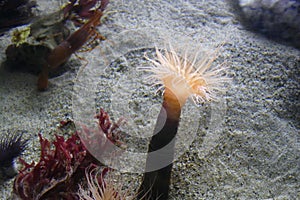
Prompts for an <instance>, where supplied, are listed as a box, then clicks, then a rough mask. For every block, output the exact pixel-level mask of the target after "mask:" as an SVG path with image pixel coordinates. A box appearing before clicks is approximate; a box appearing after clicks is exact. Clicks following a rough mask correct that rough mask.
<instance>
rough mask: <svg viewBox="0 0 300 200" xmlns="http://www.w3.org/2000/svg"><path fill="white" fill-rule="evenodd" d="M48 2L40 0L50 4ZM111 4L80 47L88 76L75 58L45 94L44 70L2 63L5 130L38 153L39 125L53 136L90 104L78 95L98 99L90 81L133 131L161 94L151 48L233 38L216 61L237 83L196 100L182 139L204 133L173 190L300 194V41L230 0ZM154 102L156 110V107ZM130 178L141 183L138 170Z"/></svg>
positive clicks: (0, 190)
mask: <svg viewBox="0 0 300 200" xmlns="http://www.w3.org/2000/svg"><path fill="white" fill-rule="evenodd" d="M44 2H46V1H39V2H38V3H39V4H40V5H41V6H42V7H41V9H43V8H44V6H45V5H46V4H44ZM108 10H110V11H112V12H111V13H110V14H108V15H107V18H106V20H105V22H104V25H102V26H101V27H100V29H99V31H100V32H101V33H102V34H103V35H104V36H106V37H107V40H106V41H104V42H103V43H102V44H101V45H100V46H101V47H100V48H97V49H95V50H94V51H92V52H89V53H82V54H79V55H80V56H83V57H85V58H86V59H87V60H88V61H89V64H88V65H87V66H86V67H85V68H84V69H82V70H81V72H80V73H79V75H78V78H77V79H78V80H75V77H76V73H75V72H76V71H78V70H77V68H78V66H76V65H75V64H74V66H73V65H71V67H72V68H73V69H74V70H71V71H70V72H67V73H65V74H63V75H62V76H60V77H57V78H54V79H51V80H50V82H51V84H50V87H49V89H48V91H46V92H42V93H40V92H37V90H36V87H35V86H36V79H37V77H35V76H33V75H30V74H22V73H9V72H6V71H5V70H3V69H0V71H1V72H0V93H1V97H0V99H1V101H0V103H1V104H2V106H1V107H0V116H1V119H0V120H1V132H0V134H4V133H5V132H6V131H7V130H10V131H14V130H25V131H27V132H28V133H27V134H26V135H25V137H26V138H29V139H30V142H29V147H28V149H27V150H26V151H25V154H24V158H25V160H26V161H28V162H29V161H31V160H32V159H35V160H37V159H38V156H39V142H38V137H37V134H38V132H42V133H43V135H44V136H46V137H48V138H53V133H54V131H55V129H56V127H57V124H58V123H59V121H60V120H62V119H64V118H66V117H71V118H73V117H74V113H76V114H77V113H80V111H79V110H78V106H76V105H78V104H77V103H78V101H77V100H83V101H85V102H89V101H90V100H91V99H90V98H91V97H89V96H87V95H86V94H80V95H78V93H77V92H78V88H79V89H80V88H82V87H81V86H82V84H81V83H83V84H88V85H85V86H86V88H87V90H90V91H95V94H97V97H96V100H97V103H96V104H97V106H102V107H104V108H105V109H106V110H107V111H108V112H109V113H110V114H111V115H112V116H113V117H114V118H118V117H120V116H129V118H132V119H133V124H132V127H133V128H128V127H125V128H124V129H125V130H127V131H132V132H135V133H136V134H140V135H141V134H145V132H147V133H148V132H149V131H150V132H151V130H152V129H151V128H153V126H154V123H155V116H156V115H157V110H158V109H159V104H158V103H157V102H159V99H160V98H159V97H155V98H152V97H151V95H153V93H151V92H150V91H152V90H151V89H149V88H148V87H146V86H144V85H143V84H146V83H145V82H143V79H142V77H141V73H140V72H138V71H136V67H138V66H139V65H143V64H145V62H146V61H145V60H144V59H143V54H144V53H145V52H148V54H149V55H151V53H153V51H154V50H153V47H154V46H155V45H157V46H159V47H162V46H164V44H165V43H168V42H170V43H171V44H173V46H174V47H175V48H176V49H182V48H183V49H186V48H188V47H190V48H191V49H192V51H197V50H198V49H199V48H203V49H204V50H206V49H213V48H214V47H215V46H216V45H217V44H220V43H224V46H223V48H222V50H221V52H220V56H219V58H218V59H217V60H216V62H215V63H216V64H220V63H222V62H224V61H225V62H226V65H227V66H228V75H229V76H230V77H232V81H231V84H230V85H229V86H228V90H227V93H226V94H223V96H221V97H222V98H221V101H220V102H218V103H212V104H207V105H204V106H203V107H201V108H199V109H197V108H196V107H193V105H192V104H188V105H187V111H186V112H185V115H184V117H183V120H182V123H181V129H180V131H181V133H182V134H185V135H183V137H182V140H180V141H185V140H183V139H184V138H189V137H192V135H193V134H192V133H193V131H196V132H195V133H196V136H195V139H194V140H193V142H192V144H191V146H190V147H189V148H188V150H187V151H186V152H185V153H184V154H183V155H182V156H181V157H180V158H179V159H178V160H177V161H176V162H175V164H174V170H173V174H172V185H171V198H170V199H187V200H189V199H190V200H194V199H300V184H299V182H300V167H299V163H300V158H299V155H300V154H299V153H300V152H299V151H300V150H299V148H300V142H299V141H300V135H299V128H300V124H299V120H300V111H299V109H300V108H299V107H300V105H299V99H300V95H299V90H300V78H299V77H300V74H299V73H300V70H299V69H300V51H299V50H297V49H295V48H293V47H289V46H285V45H281V44H278V43H276V42H273V41H270V40H267V39H265V38H264V37H262V36H259V35H257V34H255V33H252V32H249V31H247V30H245V29H244V28H243V26H242V25H240V23H239V22H238V21H237V19H236V18H235V16H234V13H233V10H231V8H230V7H229V6H228V5H227V4H226V3H225V2H224V1H217V0H211V1H204V0H189V1H181V0H180V1H171V0H165V1H161V0H158V1H150V0H149V1H139V0H130V1H129V0H123V1H119V0H115V1H113V0H112V1H111V3H110V5H109V9H108ZM8 44H9V39H8V36H7V35H4V36H3V37H1V43H0V45H1V57H0V59H1V61H3V60H4V59H5V55H4V51H5V48H6V46H7V45H8ZM74 59H76V58H75V57H74ZM73 63H76V62H73ZM146 64H147V63H146ZM74 82H75V86H76V87H75V90H73V86H74ZM140 83H141V84H142V86H141V85H139V84H140ZM90 86H95V87H90ZM76 88H77V89H76ZM87 94H89V93H88V92H87ZM78 96H80V98H76V97H78ZM73 97H75V98H74V105H75V106H74V107H72V98H73ZM83 105H85V104H83ZM92 106H94V105H93V100H92V105H91V107H92ZM72 108H73V109H72ZM82 108H84V106H83V107H82ZM150 108H151V109H154V110H156V111H153V113H152V114H151V113H150V114H149V110H150ZM189 112H191V113H189ZM151 116H152V117H151ZM148 130H149V131H148ZM186 130H188V131H186ZM189 131H190V132H189ZM133 143H134V142H130V141H128V144H129V145H128V146H129V148H141V149H143V148H144V149H145V148H146V147H145V146H144V147H140V146H139V145H137V146H138V147H134V145H133ZM183 143H184V142H183ZM131 145H132V146H131ZM144 145H145V143H144ZM125 178H126V181H128V182H133V185H134V186H133V187H137V185H138V183H137V182H136V180H137V179H138V178H139V176H138V175H137V174H128V173H127V174H125ZM11 184H12V181H10V182H6V183H5V184H4V185H1V186H0V198H1V199H7V198H8V197H9V196H10V193H11V188H12V185H11Z"/></svg>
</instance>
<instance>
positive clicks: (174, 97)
mask: <svg viewBox="0 0 300 200" xmlns="http://www.w3.org/2000/svg"><path fill="white" fill-rule="evenodd" d="M218 50H219V48H218V49H217V50H216V51H214V52H213V53H211V54H208V55H206V56H205V57H203V58H202V59H201V60H199V61H197V56H195V57H194V58H193V61H192V62H190V61H189V60H188V58H187V54H185V55H184V57H180V56H179V55H178V54H177V53H176V52H175V51H174V49H173V48H172V47H171V46H170V50H169V51H168V50H167V49H165V50H164V54H163V53H162V51H160V50H158V49H157V48H156V56H157V59H156V60H152V59H150V58H148V57H146V59H148V60H149V61H150V62H151V63H152V64H153V65H152V66H149V67H143V68H141V69H143V70H145V71H148V72H150V73H151V75H150V76H149V79H150V80H151V81H152V82H153V85H161V87H160V89H162V88H164V91H163V103H162V107H161V110H160V113H159V115H158V118H157V121H156V126H155V129H154V135H153V136H152V138H151V140H150V143H149V147H148V156H147V160H146V172H145V173H144V175H143V179H142V184H141V186H140V188H139V193H138V199H147V200H156V199H168V194H169V185H170V177H171V170H172V165H173V158H174V148H175V140H174V139H175V137H176V134H177V130H178V126H179V121H180V115H181V109H182V107H183V106H184V104H185V102H186V101H187V99H188V98H189V97H191V98H192V100H193V101H194V103H195V104H197V105H199V104H201V103H203V102H206V101H211V100H215V99H216V97H217V93H218V92H219V91H220V90H222V89H221V86H222V85H223V84H224V82H226V81H227V80H228V78H226V77H224V76H222V75H221V72H223V71H224V69H225V68H223V67H219V68H218V69H214V70H210V69H209V68H210V66H211V64H212V62H213V61H214V60H215V58H216V57H217V52H218ZM162 122H164V124H163V125H161V124H162ZM162 148H163V153H162V154H163V155H159V157H160V158H159V159H160V160H164V161H168V163H169V164H168V165H167V166H165V167H163V168H161V169H157V170H151V166H153V164H154V163H157V160H158V158H155V157H153V156H150V153H151V152H155V151H157V150H161V149H162Z"/></svg>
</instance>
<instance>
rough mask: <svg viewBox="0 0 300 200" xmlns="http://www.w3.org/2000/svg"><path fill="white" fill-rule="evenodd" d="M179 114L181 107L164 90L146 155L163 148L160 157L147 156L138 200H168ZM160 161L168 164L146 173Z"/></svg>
mask: <svg viewBox="0 0 300 200" xmlns="http://www.w3.org/2000/svg"><path fill="white" fill-rule="evenodd" d="M180 113H181V106H180V103H179V101H178V100H177V98H176V96H175V95H174V94H173V93H172V92H171V91H170V90H168V89H166V90H165V93H164V100H163V104H162V108H161V110H160V113H159V115H158V118H157V122H156V126H155V130H154V135H153V136H152V138H151V141H150V144H149V148H148V153H151V152H154V151H157V150H159V149H162V148H164V150H163V155H159V156H161V157H160V158H157V157H153V156H150V155H149V154H148V157H147V161H146V172H145V174H144V176H143V182H142V184H141V187H140V189H139V192H138V199H147V200H157V199H167V198H168V195H169V185H170V178H171V171H172V166H173V158H174V149H175V137H176V134H177V130H178V125H179V119H180ZM161 122H165V123H164V125H163V126H161ZM159 129H160V130H159ZM155 133H156V134H155ZM168 144H169V145H168ZM160 160H162V161H163V162H167V163H170V164H168V165H167V166H166V167H163V168H161V169H158V170H154V171H148V170H151V169H152V168H153V167H154V166H152V165H153V164H155V163H157V162H160Z"/></svg>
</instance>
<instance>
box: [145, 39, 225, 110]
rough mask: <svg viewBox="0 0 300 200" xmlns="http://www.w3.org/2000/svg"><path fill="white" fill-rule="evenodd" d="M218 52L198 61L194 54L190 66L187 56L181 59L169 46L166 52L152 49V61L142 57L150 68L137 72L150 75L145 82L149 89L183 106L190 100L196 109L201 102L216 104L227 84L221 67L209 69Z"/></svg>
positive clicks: (223, 68) (222, 66)
mask: <svg viewBox="0 0 300 200" xmlns="http://www.w3.org/2000/svg"><path fill="white" fill-rule="evenodd" d="M219 49H220V47H218V48H217V50H215V51H214V52H212V53H210V54H206V55H205V56H204V57H203V58H201V59H200V60H199V59H198V58H197V55H198V53H196V55H195V56H194V58H193V59H192V62H190V61H189V60H188V58H187V53H185V55H184V57H181V56H179V55H178V54H177V53H176V52H175V51H174V49H173V48H172V46H171V45H170V48H169V50H167V49H166V48H165V49H164V50H163V51H160V50H159V49H158V48H156V56H157V58H156V59H155V60H154V59H150V58H149V57H147V56H145V57H146V59H147V60H149V61H151V62H152V63H153V65H152V66H147V67H141V68H140V69H143V70H145V71H148V72H151V75H149V77H148V78H149V80H150V81H151V82H152V83H153V85H160V87H159V90H160V89H162V88H165V89H166V88H167V89H169V90H170V91H172V93H174V94H175V95H176V97H177V98H178V99H179V101H180V102H181V103H183V104H184V102H185V101H186V100H187V98H189V97H191V98H192V100H193V101H194V103H195V104H196V105H201V104H202V103H203V102H206V101H211V100H216V99H217V93H218V92H220V91H222V90H223V89H222V87H223V85H224V83H225V82H227V81H228V80H229V78H227V77H225V76H224V75H222V74H224V73H223V72H224V70H225V69H226V68H225V67H224V65H220V66H218V67H217V68H215V69H210V67H211V65H212V62H213V61H214V60H215V59H216V57H217V53H218V51H219Z"/></svg>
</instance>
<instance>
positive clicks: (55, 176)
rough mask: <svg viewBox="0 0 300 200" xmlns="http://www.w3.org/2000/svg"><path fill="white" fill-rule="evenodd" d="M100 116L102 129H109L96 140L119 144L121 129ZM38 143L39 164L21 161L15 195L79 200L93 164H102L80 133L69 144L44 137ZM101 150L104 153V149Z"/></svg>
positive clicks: (106, 116)
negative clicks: (39, 150) (87, 174)
mask: <svg viewBox="0 0 300 200" xmlns="http://www.w3.org/2000/svg"><path fill="white" fill-rule="evenodd" d="M97 116H102V117H99V118H98V117H97V118H98V119H99V122H98V123H99V126H100V124H105V125H106V126H100V127H99V128H100V129H101V131H99V130H98V131H96V132H95V131H93V133H98V135H102V137H97V139H99V138H101V139H104V138H106V139H108V140H110V141H112V142H115V143H119V140H118V138H119V135H118V134H119V132H118V130H117V128H116V127H118V125H117V124H115V123H112V122H110V120H109V117H108V114H107V113H106V112H104V111H103V110H101V111H100V113H99V114H98V115H97ZM64 124H68V123H64ZM85 133H88V132H85ZM80 134H82V133H80ZM103 136H104V137H103ZM87 137H88V138H90V139H91V141H93V143H95V144H96V143H98V144H101V143H103V141H96V140H93V137H94V136H93V135H92V136H89V135H87ZM39 139H40V145H41V154H40V160H39V162H38V163H37V164H35V163H34V162H32V163H31V164H29V163H27V162H25V161H24V160H23V159H20V162H21V164H22V165H23V166H24V167H23V169H21V170H20V171H19V174H18V176H17V177H16V178H15V181H14V186H13V189H14V195H15V196H17V197H18V198H19V199H23V200H29V199H30V200H32V199H54V198H56V199H57V198H59V199H68V200H71V199H79V197H78V195H77V191H78V189H79V186H78V183H79V182H80V181H82V180H83V178H84V176H85V171H86V169H87V167H89V166H90V165H91V164H92V165H95V166H101V165H102V164H101V163H100V162H99V161H97V160H96V159H95V158H94V157H93V156H92V155H91V154H90V153H89V151H88V150H87V149H86V147H85V146H84V144H83V143H82V141H81V139H80V137H79V132H78V131H76V132H75V133H74V134H73V135H72V136H71V137H70V138H69V139H67V140H65V139H64V137H62V136H58V135H56V136H55V141H53V142H50V141H49V140H47V139H45V138H43V137H42V135H41V134H39ZM102 150H103V151H105V149H102Z"/></svg>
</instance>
